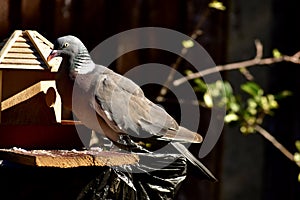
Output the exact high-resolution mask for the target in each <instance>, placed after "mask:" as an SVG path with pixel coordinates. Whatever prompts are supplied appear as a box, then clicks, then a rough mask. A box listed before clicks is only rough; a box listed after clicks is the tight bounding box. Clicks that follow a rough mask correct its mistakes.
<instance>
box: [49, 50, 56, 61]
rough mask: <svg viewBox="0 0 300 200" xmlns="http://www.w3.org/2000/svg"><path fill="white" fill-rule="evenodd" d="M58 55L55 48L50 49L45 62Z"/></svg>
mask: <svg viewBox="0 0 300 200" xmlns="http://www.w3.org/2000/svg"><path fill="white" fill-rule="evenodd" d="M56 56H58V52H57V50H52V51H51V53H50V55H49V56H48V57H47V62H49V61H50V60H52V58H54V57H56Z"/></svg>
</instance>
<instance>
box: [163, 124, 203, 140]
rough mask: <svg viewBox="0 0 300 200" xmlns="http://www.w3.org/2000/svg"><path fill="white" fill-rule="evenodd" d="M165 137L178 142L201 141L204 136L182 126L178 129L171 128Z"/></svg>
mask: <svg viewBox="0 0 300 200" xmlns="http://www.w3.org/2000/svg"><path fill="white" fill-rule="evenodd" d="M163 138H167V139H171V140H173V141H178V142H189V143H201V142H202V140H203V138H202V136H201V135H200V134H198V133H196V132H193V131H190V130H188V129H186V128H184V127H182V126H179V129H178V130H176V131H175V130H173V129H170V130H168V132H167V133H166V134H165V135H164V136H163Z"/></svg>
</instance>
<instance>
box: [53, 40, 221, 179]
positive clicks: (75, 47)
mask: <svg viewBox="0 0 300 200" xmlns="http://www.w3.org/2000/svg"><path fill="white" fill-rule="evenodd" d="M55 56H61V57H63V61H62V64H61V66H60V68H59V71H58V73H57V80H56V84H57V89H58V92H59V94H60V95H61V98H62V102H63V105H64V106H65V107H66V108H68V109H70V110H72V111H73V113H74V114H75V115H76V117H77V118H78V119H79V120H81V121H82V123H83V124H85V125H86V126H87V127H89V128H91V129H93V130H95V131H96V132H99V133H102V134H104V135H105V136H106V137H108V138H109V139H110V140H112V141H114V142H118V141H119V140H120V137H122V135H129V136H133V137H149V136H156V137H158V138H160V139H162V140H170V141H177V142H192V143H200V142H202V137H201V135H199V134H197V133H195V132H193V131H190V130H188V129H186V128H184V127H181V126H179V125H178V124H177V122H176V121H175V120H174V119H173V118H172V117H171V116H170V115H169V114H168V113H167V112H166V111H165V110H164V109H162V108H161V107H159V106H157V105H156V104H154V103H153V102H151V101H150V100H148V99H147V98H146V97H145V96H144V93H143V91H142V90H141V88H140V87H139V86H138V85H136V84H135V83H134V82H133V81H131V80H130V79H128V78H126V77H124V76H121V75H119V74H117V73H115V72H113V71H112V70H110V69H108V68H106V67H104V66H101V65H97V64H95V63H94V62H93V61H92V59H91V57H90V55H89V53H88V51H87V49H86V47H85V46H84V44H83V43H82V42H81V41H80V40H79V39H78V38H76V37H74V36H64V37H60V38H58V39H57V40H56V42H55V44H54V50H53V51H52V52H51V54H50V55H49V57H48V60H50V59H52V58H53V57H55ZM99 125H100V126H99ZM173 146H174V147H175V148H176V149H178V151H179V152H180V153H182V154H183V155H184V156H185V157H186V158H187V159H188V160H189V161H190V162H191V163H192V164H194V165H196V166H198V167H199V168H200V169H201V170H202V171H203V172H204V173H205V174H206V175H207V176H208V177H209V178H210V179H215V178H214V176H213V175H212V174H211V173H210V172H209V170H208V169H206V168H205V167H204V166H203V165H202V164H201V165H200V164H199V163H200V162H199V161H198V160H197V159H196V158H195V157H194V156H193V155H192V154H191V153H190V152H189V151H188V150H187V149H186V148H185V147H184V146H183V145H180V144H179V143H178V144H176V143H175V144H174V145H173ZM184 149H185V150H184ZM187 152H188V153H187Z"/></svg>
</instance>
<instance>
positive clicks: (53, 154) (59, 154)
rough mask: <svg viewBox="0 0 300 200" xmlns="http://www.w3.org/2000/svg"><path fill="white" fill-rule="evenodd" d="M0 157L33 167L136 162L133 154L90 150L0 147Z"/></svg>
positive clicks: (88, 165) (87, 165) (135, 156)
mask: <svg viewBox="0 0 300 200" xmlns="http://www.w3.org/2000/svg"><path fill="white" fill-rule="evenodd" d="M0 159H3V160H8V161H11V162H14V163H18V164H23V165H28V166H34V167H57V168H74V167H84V166H86V167H91V166H119V165H130V164H135V163H137V162H138V160H139V158H138V156H137V155H135V154H125V153H119V152H109V151H102V150H101V149H100V148H97V149H92V150H83V151H77V150H31V151H27V150H25V149H21V148H12V149H0Z"/></svg>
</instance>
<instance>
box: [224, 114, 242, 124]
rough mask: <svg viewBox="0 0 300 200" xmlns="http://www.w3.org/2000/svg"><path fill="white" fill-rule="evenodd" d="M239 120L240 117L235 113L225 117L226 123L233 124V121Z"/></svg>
mask: <svg viewBox="0 0 300 200" xmlns="http://www.w3.org/2000/svg"><path fill="white" fill-rule="evenodd" d="M238 119H239V116H238V115H237V114H235V113H229V114H227V115H226V116H225V117H224V121H225V122H226V123H230V122H233V121H237V120H238Z"/></svg>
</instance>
